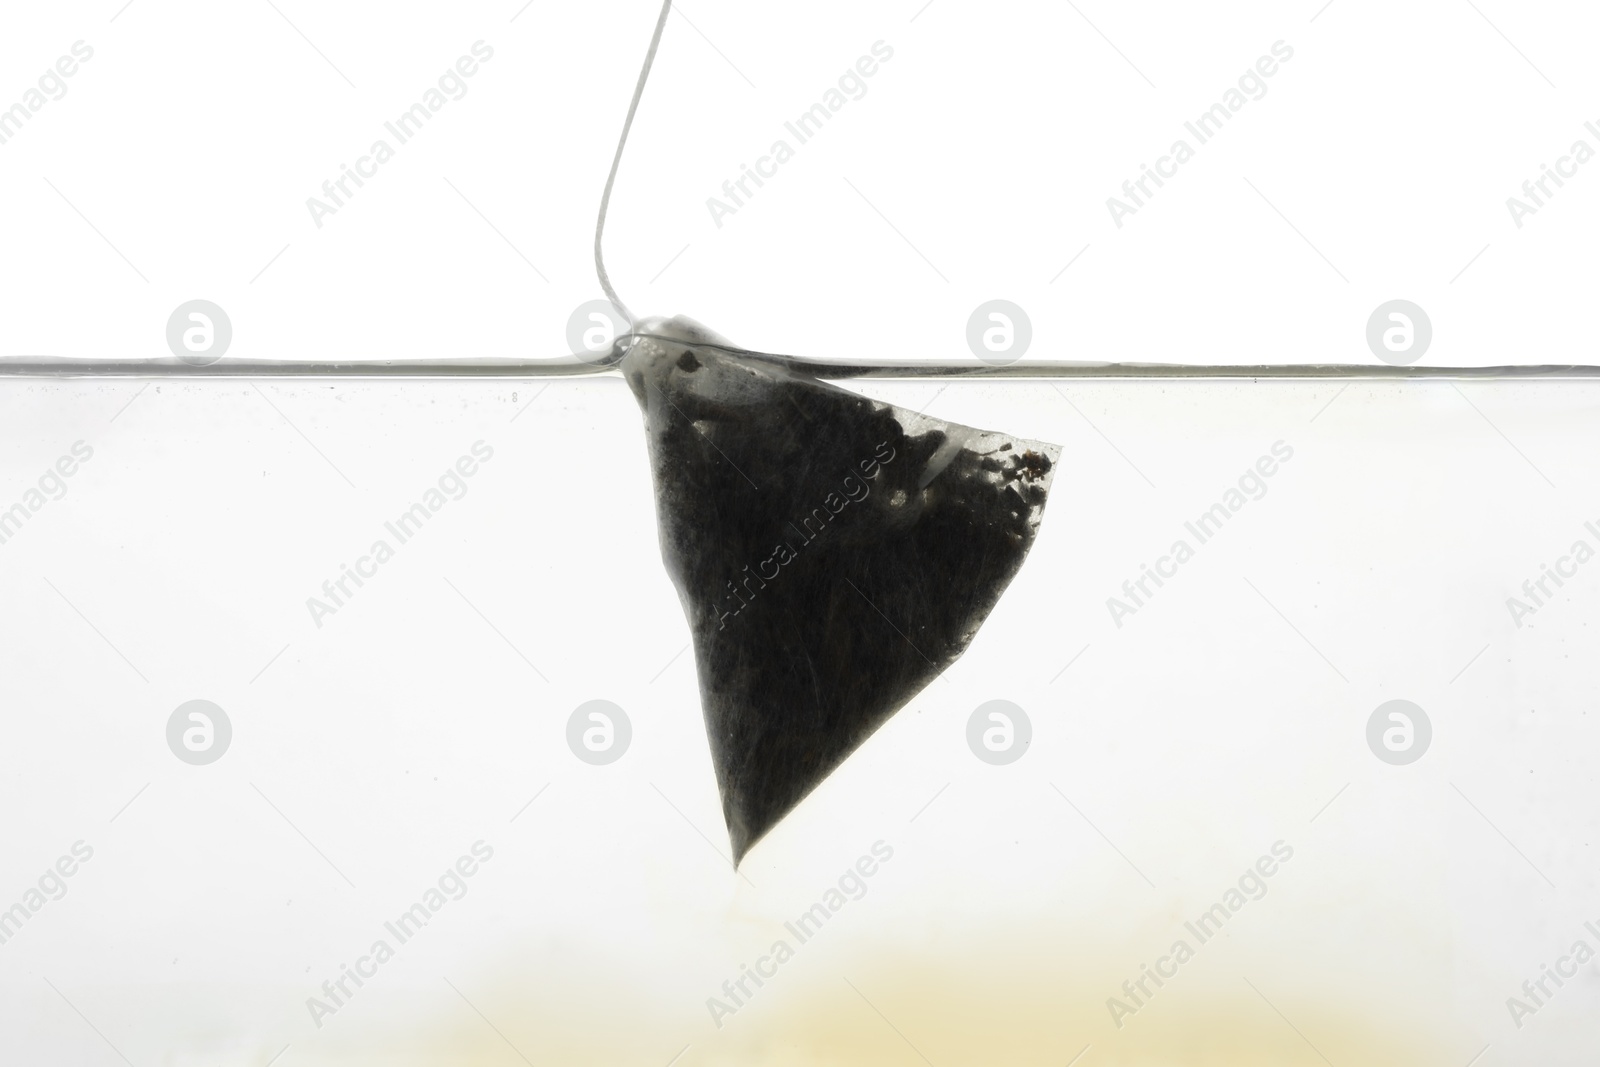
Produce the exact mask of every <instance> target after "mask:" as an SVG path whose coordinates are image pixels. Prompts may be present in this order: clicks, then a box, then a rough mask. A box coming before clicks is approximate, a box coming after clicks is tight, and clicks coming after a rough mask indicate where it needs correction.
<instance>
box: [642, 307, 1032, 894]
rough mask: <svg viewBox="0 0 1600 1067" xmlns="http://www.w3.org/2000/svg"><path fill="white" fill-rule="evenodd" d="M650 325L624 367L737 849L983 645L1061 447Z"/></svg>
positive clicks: (737, 855) (661, 324) (676, 324)
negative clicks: (906, 405)
mask: <svg viewBox="0 0 1600 1067" xmlns="http://www.w3.org/2000/svg"><path fill="white" fill-rule="evenodd" d="M633 336H634V338H635V339H634V340H633V342H632V344H631V347H629V349H628V351H627V353H626V355H625V356H624V357H623V358H622V359H621V363H620V367H621V370H622V373H623V375H624V377H625V378H626V379H627V382H628V385H629V386H630V387H631V388H632V390H633V393H634V395H635V396H636V397H637V398H638V401H639V404H640V407H641V408H643V410H644V416H645V425H646V431H647V433H648V436H649V443H650V457H651V466H652V472H653V475H654V480H655V490H656V511H657V517H658V521H659V525H660V538H661V553H662V557H663V559H664V560H665V563H666V567H667V571H668V573H669V574H670V575H671V577H672V581H673V583H674V584H675V585H676V586H677V589H678V594H679V597H680V598H681V600H682V601H683V607H684V611H685V613H686V614H687V615H688V619H689V626H690V630H691V631H692V633H693V638H694V648H695V659H696V662H697V664H698V670H699V678H700V691H701V700H702V705H703V709H704V713H705V722H706V732H707V736H708V739H709V742H710V746H711V755H712V759H713V761H714V763H715V765H716V771H717V782H718V785H719V787H720V789H721V793H722V805H723V813H724V816H725V817H726V820H727V824H728V835H729V839H730V841H731V843H732V846H733V856H734V862H735V863H737V862H738V861H739V860H740V859H742V858H743V857H744V855H745V853H746V852H747V851H748V850H749V849H750V847H751V846H752V845H753V844H754V843H755V842H756V841H758V840H759V839H760V838H761V837H762V835H763V834H765V833H766V832H767V831H768V830H770V829H771V828H772V827H773V825H774V824H775V823H777V822H778V820H780V819H782V818H783V817H784V815H786V814H787V813H788V812H789V811H790V810H791V809H793V808H794V806H795V805H796V804H798V803H799V802H800V801H801V800H802V799H803V798H804V797H805V796H806V794H807V793H809V792H810V791H811V790H812V789H814V788H815V787H816V786H817V784H818V783H819V782H821V781H822V779H823V778H825V777H827V775H828V774H829V773H830V772H831V771H832V770H833V769H834V768H835V767H837V766H838V765H839V764H840V762H842V761H843V760H844V758H845V757H846V756H848V755H849V754H850V753H851V752H853V751H854V750H855V749H856V747H857V746H859V745H860V744H861V743H862V742H863V741H865V740H866V739H867V738H868V737H869V736H871V735H872V733H873V731H875V730H876V729H877V728H878V727H879V726H882V725H883V723H884V722H885V721H886V720H887V719H888V718H889V716H890V715H892V714H894V712H895V711H896V710H898V709H899V708H900V707H902V706H903V705H905V703H906V702H907V701H909V700H910V699H911V698H912V697H913V696H915V695H916V694H917V693H918V692H919V691H921V690H922V688H923V687H924V686H926V685H927V684H928V683H929V682H931V681H932V680H933V679H934V678H935V677H936V676H937V675H938V674H939V673H940V672H941V671H943V670H944V669H945V668H946V667H948V666H950V664H952V663H953V662H955V660H956V659H957V657H959V656H960V655H961V653H962V652H963V651H965V649H966V647H967V645H968V643H969V642H971V640H972V638H973V635H974V634H976V633H977V631H978V627H979V626H981V625H982V624H983V620H984V619H985V618H986V617H987V616H988V614H989V612H990V611H991V610H992V609H993V608H994V605H995V603H996V602H997V601H998V600H999V598H1000V594H1001V593H1002V592H1004V591H1005V588H1006V586H1007V584H1009V583H1010V581H1011V579H1012V577H1013V576H1014V575H1015V574H1016V573H1017V569H1018V568H1019V567H1021V565H1022V561H1023V559H1024V557H1026V556H1027V554H1028V549H1029V548H1030V547H1031V546H1032V545H1033V540H1034V536H1035V535H1036V533H1037V531H1038V528H1039V522H1040V519H1041V518H1042V516H1043V514H1044V504H1045V497H1046V494H1047V493H1048V492H1049V488H1050V480H1051V475H1052V473H1053V471H1054V469H1055V464H1056V461H1057V459H1058V458H1059V455H1060V449H1059V448H1057V446H1055V445H1048V444H1042V443H1040V442H1037V441H1024V440H1020V439H1017V438H1013V437H1008V436H1006V435H1004V434H998V433H990V432H986V431H983V430H975V429H972V428H970V427H966V426H959V425H956V424H954V423H948V422H943V421H940V420H938V419H932V418H928V417H927V416H924V415H921V414H918V413H916V412H912V411H908V410H905V409H903V408H899V407H895V406H893V405H891V404H885V403H881V402H879V401H876V400H872V399H869V398H867V397H864V396H861V395H859V394H856V393H852V392H849V391H847V390H845V389H841V388H838V387H837V386H833V385H829V384H827V383H825V382H822V381H820V380H818V379H817V378H816V377H814V376H813V375H811V374H809V373H806V371H805V369H804V367H803V365H801V364H799V363H798V362H795V361H788V360H784V359H782V358H780V357H775V356H765V355H760V354H757V353H750V352H744V351H741V350H739V349H737V348H735V347H733V346H731V345H729V344H727V343H726V342H724V341H722V340H721V339H720V338H717V337H715V335H713V334H711V333H710V332H709V331H707V330H705V329H704V327H701V326H699V325H698V324H696V323H694V322H692V321H691V320H687V319H682V318H677V319H672V320H666V321H663V320H659V319H658V320H652V321H650V322H647V323H641V324H640V325H639V327H638V328H637V330H636V332H635V334H634V335H633Z"/></svg>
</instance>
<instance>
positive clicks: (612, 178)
mask: <svg viewBox="0 0 1600 1067" xmlns="http://www.w3.org/2000/svg"><path fill="white" fill-rule="evenodd" d="M671 10H672V0H663V2H662V4H661V17H660V18H658V19H656V30H655V33H653V34H651V35H650V48H649V50H648V51H646V52H645V54H644V66H643V67H641V68H640V69H639V84H637V85H635V86H634V87H633V100H632V101H631V102H630V103H629V104H628V117H627V118H626V119H624V120H623V121H622V136H621V137H619V138H618V139H617V154H616V155H615V156H614V157H612V160H611V173H610V174H608V175H606V188H605V192H603V193H601V194H600V217H599V218H598V219H596V220H595V224H594V269H595V271H596V273H598V274H599V276H600V289H601V291H603V292H604V293H605V294H606V299H607V300H609V301H611V306H612V307H614V308H616V309H617V310H618V311H620V312H621V313H622V315H623V317H624V318H626V319H627V320H628V329H629V330H632V329H633V322H634V318H633V313H632V312H631V311H629V310H628V306H627V305H626V304H624V303H623V302H622V301H621V300H620V299H618V297H617V291H616V290H615V289H613V288H612V287H611V276H610V275H608V274H607V273H606V257H605V253H604V252H602V251H601V247H600V239H601V237H602V236H604V234H605V231H606V210H607V209H608V208H609V207H610V206H611V186H612V185H613V184H615V182H616V180H617V167H618V166H619V165H620V164H621V163H622V149H623V148H624V147H625V146H626V145H627V143H628V131H629V130H630V129H632V128H633V114H634V112H635V111H638V110H639V98H640V97H642V96H643V95H644V83H645V82H646V81H648V80H649V78H650V65H651V64H652V63H654V62H655V60H656V47H657V46H658V45H660V44H661V31H662V30H663V29H665V28H666V25H667V14H668V13H669V12H670V11H671Z"/></svg>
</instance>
